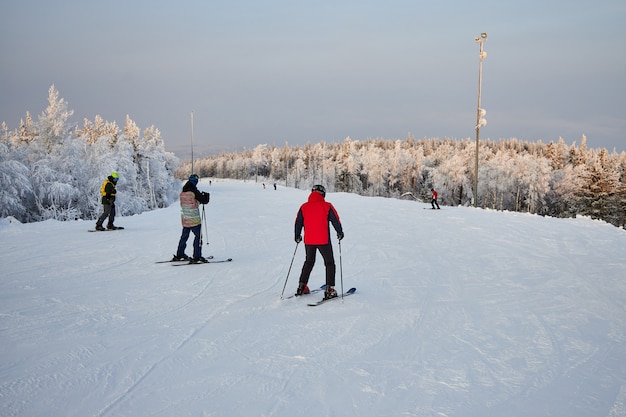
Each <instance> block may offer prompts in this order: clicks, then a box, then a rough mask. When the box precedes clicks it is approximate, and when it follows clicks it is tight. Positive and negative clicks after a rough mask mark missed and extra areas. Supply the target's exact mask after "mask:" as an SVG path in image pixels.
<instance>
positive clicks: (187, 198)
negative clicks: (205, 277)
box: [172, 174, 211, 263]
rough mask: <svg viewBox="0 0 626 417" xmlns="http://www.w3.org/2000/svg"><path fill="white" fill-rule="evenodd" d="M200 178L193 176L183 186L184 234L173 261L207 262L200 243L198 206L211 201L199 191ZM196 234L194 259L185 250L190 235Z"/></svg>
mask: <svg viewBox="0 0 626 417" xmlns="http://www.w3.org/2000/svg"><path fill="white" fill-rule="evenodd" d="M197 185H198V176H197V175H196V174H191V175H190V176H189V181H187V182H186V183H185V185H184V186H183V191H182V192H181V193H180V197H179V198H180V218H181V222H182V224H183V232H182V234H181V235H180V241H179V242H178V249H177V251H176V255H174V258H173V259H172V260H173V261H180V260H186V259H189V262H191V263H200V262H202V263H204V262H207V260H206V259H205V258H203V257H202V245H201V243H200V239H201V233H202V219H201V218H200V210H199V209H198V206H199V205H200V204H207V203H208V202H209V199H210V197H211V196H210V194H209V193H205V192H204V191H200V190H198V187H196V186H197ZM192 232H193V234H194V239H193V258H189V256H187V255H186V254H185V248H186V247H187V239H189V234H190V233H192Z"/></svg>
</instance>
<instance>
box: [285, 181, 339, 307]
mask: <svg viewBox="0 0 626 417" xmlns="http://www.w3.org/2000/svg"><path fill="white" fill-rule="evenodd" d="M324 197H326V189H325V188H324V186H323V185H314V186H313V189H312V190H311V194H310V195H309V199H308V201H307V202H306V203H304V204H303V205H302V206H300V210H298V215H297V216H296V224H295V240H296V243H300V242H302V235H301V233H302V228H303V227H304V247H305V250H306V259H305V261H304V265H303V266H302V272H301V273H300V280H299V283H298V290H297V291H296V295H302V294H308V293H309V287H308V286H307V283H308V282H309V276H310V275H311V271H312V270H313V265H315V254H316V253H317V251H318V250H319V251H320V253H321V254H322V257H323V258H324V265H325V267H326V290H325V293H324V299H328V298H334V297H337V291H336V290H335V288H334V286H335V270H336V267H335V258H334V256H333V246H332V244H331V243H330V225H329V222H330V223H331V224H332V225H333V227H334V229H335V231H336V232H337V239H339V240H341V239H343V228H342V227H341V222H340V221H339V215H338V214H337V211H336V210H335V207H333V205H332V204H330V203H329V202H327V201H325V200H324Z"/></svg>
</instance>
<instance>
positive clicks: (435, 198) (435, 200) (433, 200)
mask: <svg viewBox="0 0 626 417" xmlns="http://www.w3.org/2000/svg"><path fill="white" fill-rule="evenodd" d="M430 191H431V192H432V193H433V197H432V200H430V204H431V205H432V206H433V210H434V209H435V205H437V209H438V210H439V208H440V207H439V203H437V191H435V189H434V188H431V189H430Z"/></svg>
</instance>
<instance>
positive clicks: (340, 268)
mask: <svg viewBox="0 0 626 417" xmlns="http://www.w3.org/2000/svg"><path fill="white" fill-rule="evenodd" d="M339 277H340V279H341V302H342V303H343V266H342V265H341V240H340V241H339Z"/></svg>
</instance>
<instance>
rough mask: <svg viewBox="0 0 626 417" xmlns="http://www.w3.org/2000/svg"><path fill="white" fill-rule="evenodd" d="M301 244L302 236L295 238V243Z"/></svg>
mask: <svg viewBox="0 0 626 417" xmlns="http://www.w3.org/2000/svg"><path fill="white" fill-rule="evenodd" d="M300 242H302V236H300V235H298V236H296V243H300Z"/></svg>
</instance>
